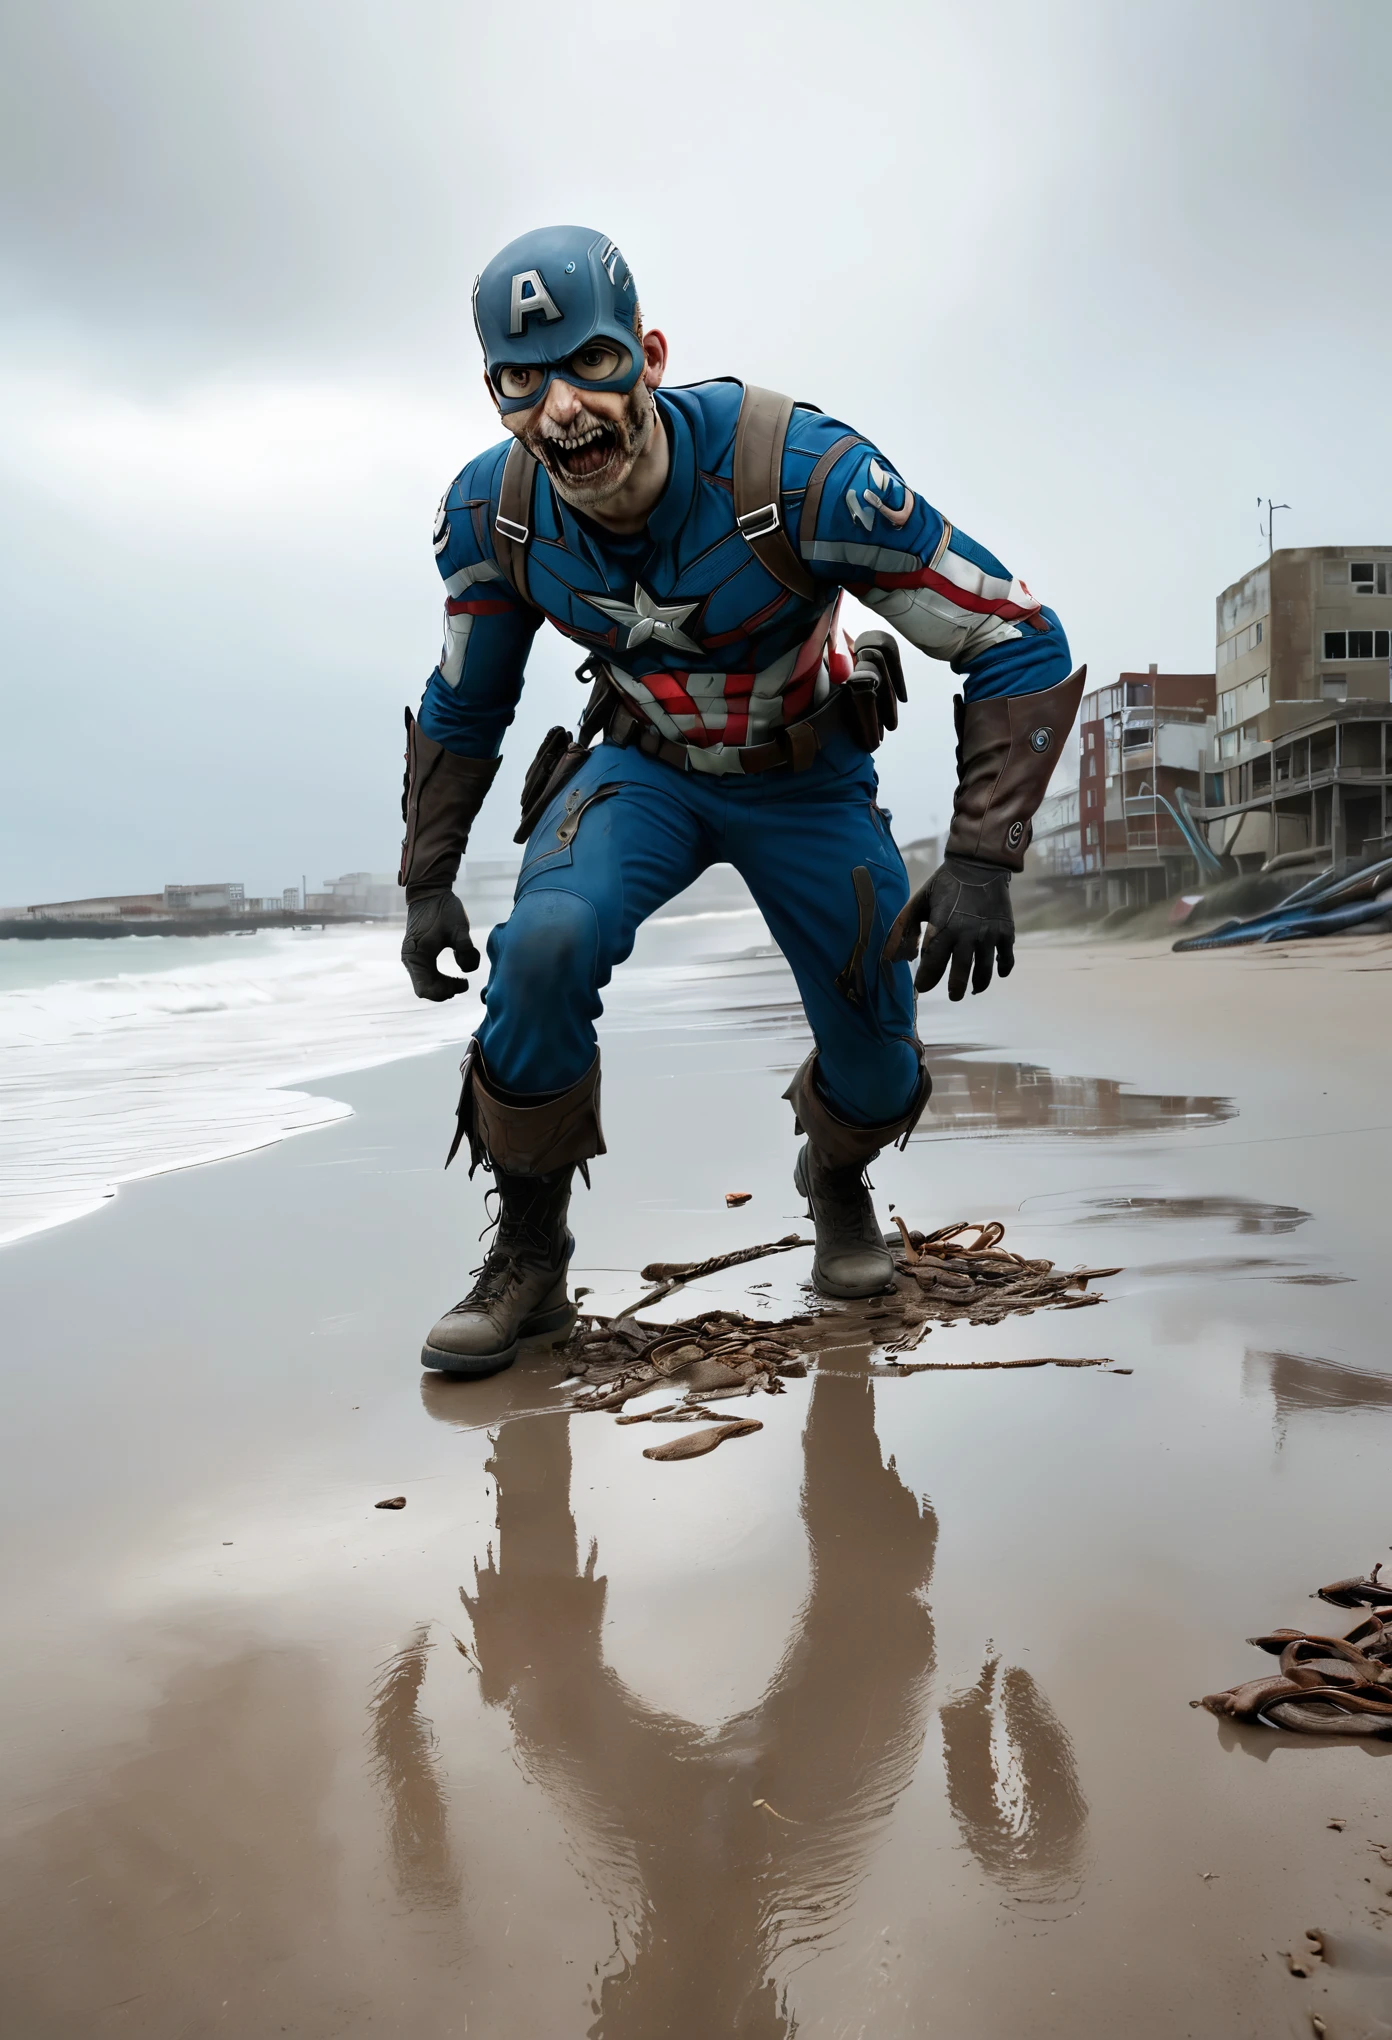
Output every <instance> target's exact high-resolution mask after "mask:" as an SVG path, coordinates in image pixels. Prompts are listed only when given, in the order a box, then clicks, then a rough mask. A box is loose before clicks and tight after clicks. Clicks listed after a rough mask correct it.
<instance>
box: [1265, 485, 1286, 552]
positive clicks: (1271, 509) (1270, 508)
mask: <svg viewBox="0 0 1392 2040" xmlns="http://www.w3.org/2000/svg"><path fill="white" fill-rule="evenodd" d="M1263 503H1265V505H1266V529H1265V531H1262V523H1261V508H1262V504H1263ZM1289 509H1290V504H1289V503H1273V502H1272V500H1271V498H1270V496H1258V498H1257V529H1258V531H1261V534H1262V537H1263V538H1264V539H1265V540H1266V557H1267V559H1268V560H1270V558H1271V555H1272V554H1273V553H1274V552H1275V550H1276V540H1275V537H1274V531H1275V525H1276V512H1277V511H1278V510H1289Z"/></svg>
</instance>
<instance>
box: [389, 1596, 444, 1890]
mask: <svg viewBox="0 0 1392 2040" xmlns="http://www.w3.org/2000/svg"><path fill="white" fill-rule="evenodd" d="M429 1655H430V1639H429V1631H428V1630H427V1629H424V1628H422V1629H419V1630H417V1632H416V1634H415V1636H414V1637H412V1639H411V1641H410V1642H409V1643H408V1644H407V1645H406V1647H405V1649H404V1650H401V1651H398V1652H397V1654H396V1656H395V1657H394V1658H392V1659H391V1660H390V1661H389V1662H388V1663H387V1664H386V1665H385V1666H384V1667H383V1669H382V1676H381V1678H380V1679H379V1680H378V1683H377V1690H376V1692H375V1693H374V1694H373V1696H372V1704H371V1709H370V1713H371V1720H372V1753H373V1757H374V1760H375V1764H374V1768H375V1770H376V1774H377V1778H378V1781H379V1783H380V1784H381V1786H382V1788H383V1790H384V1792H385V1793H386V1795H387V1803H388V1806H389V1807H390V1823H389V1825H390V1836H391V1852H392V1864H393V1867H394V1869H395V1872H396V1883H397V1889H398V1890H399V1892H400V1893H401V1896H402V1897H403V1898H404V1899H407V1900H409V1901H410V1902H411V1903H412V1904H414V1905H423V1906H431V1907H436V1908H440V1907H444V1906H453V1905H456V1904H457V1903H458V1901H459V1876H458V1872H457V1871H456V1869H455V1866H454V1862H453V1859H452V1857H451V1854H450V1843H449V1825H448V1815H447V1813H446V1810H445V1798H444V1792H443V1790H442V1788H441V1783H440V1776H439V1771H438V1768H437V1760H436V1751H437V1745H436V1739H435V1731H434V1729H433V1728H432V1726H431V1724H430V1722H429V1721H427V1720H426V1718H425V1716H424V1715H423V1714H422V1713H421V1712H420V1705H419V1702H420V1689H421V1683H422V1681H423V1680H424V1678H425V1668H426V1664H427V1662H428V1659H429Z"/></svg>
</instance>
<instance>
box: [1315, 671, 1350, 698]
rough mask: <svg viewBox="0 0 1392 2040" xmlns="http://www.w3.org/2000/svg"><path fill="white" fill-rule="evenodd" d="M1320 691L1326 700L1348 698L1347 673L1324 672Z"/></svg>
mask: <svg viewBox="0 0 1392 2040" xmlns="http://www.w3.org/2000/svg"><path fill="white" fill-rule="evenodd" d="M1320 692H1321V693H1322V694H1323V696H1324V698H1325V700H1326V701H1347V700H1348V674H1347V673H1326V674H1325V676H1324V678H1323V680H1322V681H1321V683H1320Z"/></svg>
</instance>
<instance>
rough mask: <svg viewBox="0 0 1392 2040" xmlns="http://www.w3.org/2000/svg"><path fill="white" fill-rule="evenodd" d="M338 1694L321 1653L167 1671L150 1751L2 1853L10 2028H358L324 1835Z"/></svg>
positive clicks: (357, 1998)
mask: <svg viewBox="0 0 1392 2040" xmlns="http://www.w3.org/2000/svg"><path fill="white" fill-rule="evenodd" d="M325 1699H326V1694H325V1671H324V1666H323V1663H322V1660H321V1658H320V1656H319V1654H318V1653H317V1652H315V1651H310V1650H300V1649H285V1648H282V1649H268V1648H264V1647H256V1648H250V1647H249V1648H246V1649H244V1650H242V1651H240V1652H238V1653H237V1654H235V1655H233V1656H231V1657H228V1658H225V1659H222V1660H219V1661H214V1662H197V1663H194V1664H190V1665H187V1666H185V1667H183V1668H182V1669H181V1670H179V1671H178V1672H176V1673H175V1674H174V1675H173V1676H172V1677H171V1679H170V1680H169V1682H168V1685H167V1688H166V1690H165V1694H164V1697H163V1699H162V1700H161V1701H160V1702H159V1703H158V1705H157V1706H155V1707H154V1709H153V1710H152V1711H151V1713H150V1716H149V1719H148V1722H147V1723H146V1726H145V1732H144V1735H143V1737H142V1741H143V1743H144V1747H143V1748H142V1749H141V1750H140V1751H139V1753H138V1754H136V1755H133V1756H130V1757H128V1758H126V1759H125V1760H124V1761H121V1760H120V1759H118V1760H117V1761H116V1762H115V1763H114V1764H113V1765H112V1768H111V1769H110V1771H109V1773H108V1774H106V1775H101V1774H100V1773H98V1774H97V1775H95V1776H94V1777H92V1778H91V1780H90V1782H88V1781H87V1780H85V1779H84V1780H83V1781H82V1783H81V1784H80V1785H79V1786H77V1787H76V1788H75V1789H74V1793H73V1797H74V1799H75V1801H76V1803H74V1804H72V1805H69V1806H67V1807H65V1808H64V1809H63V1810H62V1811H61V1812H59V1813H57V1814H56V1815H54V1816H53V1817H52V1818H51V1819H49V1820H47V1821H45V1822H44V1823H43V1825H42V1826H40V1827H38V1828H37V1829H33V1830H31V1831H30V1832H29V1833H28V1834H27V1835H26V1836H25V1837H24V1839H23V1845H22V1847H21V1848H16V1849H14V1850H13V1851H12V1852H9V1851H7V1856H6V1861H5V1865H4V1881H3V1885H2V1886H0V1913H3V1917H4V1921H5V1931H4V1942H5V1946H4V1951H3V1974H4V1978H5V2007H4V2020H3V2030H4V2032H5V2033H6V2034H7V2035H13V2036H14V2040H40V2036H44V2040H47V2036H50V2035H51V2036H54V2040H59V2036H61V2040H79V2036H81V2040H87V2036H89V2035H93V2034H98V2033H107V2032H138V2033H140V2034H142V2035H147V2036H151V2040H178V2036H181V2035H186V2034H187V2035H193V2034H202V2033H207V2032H210V2031H212V2030H213V2029H214V2028H216V2030H217V2031H219V2032H225V2033H227V2034H260V2033H265V2032H267V2031H272V2032H274V2031H276V2030H277V2029H278V2027H279V2023H280V2021H279V2017H277V2019H276V2020H274V2021H271V2022H270V2023H269V2024H268V2023H267V2007H268V2005H269V2004H271V2003H274V2004H276V2005H278V2006H294V2007H295V2012H296V2016H297V2019H298V2023H296V2025H295V2026H294V2028H293V2030H294V2031H295V2032H296V2033H298V2034H302V2035H305V2036H310V2035H313V2036H314V2040H319V2036H321V2035H322V2036H325V2040H327V2036H328V2035H329V2033H330V2032H333V2033H343V2032H351V2031H353V2030H361V2028H360V2027H359V2026H358V2023H357V2022H358V2020H359V2019H360V2018H366V2019H370V2016H371V2013H370V2008H369V2006H368V2004H367V2001H366V1999H365V1997H364V1996H363V1993H362V1992H361V1991H360V1990H359V1989H357V1988H356V1987H355V1979H353V1978H352V1977H350V1973H349V1969H350V1964H349V1960H348V1959H347V1958H346V1957H345V1952H344V1950H343V1949H342V1946H341V1941H340V1936H339V1933H338V1931H337V1929H338V1899H339V1895H338V1891H337V1884H336V1877H337V1868H338V1865H337V1851H336V1848H335V1846H334V1844H333V1843H332V1841H330V1840H329V1839H328V1837H327V1836H326V1835H325V1833H324V1832H323V1830H322V1826H321V1820H322V1809H323V1806H324V1801H325V1798H326V1796H327V1794H328V1791H329V1787H330V1783H331V1781H332V1777H333V1772H334V1765H335V1749H334V1738H333V1735H332V1733H331V1732H330V1728H329V1723H328V1718H327V1710H326V1706H325ZM326 1976H327V1977H332V1978H333V1979H334V1981H333V1984H332V1986H331V1990H330V1992H329V1996H328V2002H327V2003H326V2002H325V1995H326V1994H325V1983H324V1979H325V1977H326ZM218 2007H220V2008H221V2009H220V2010H219V2009H217V2008H218Z"/></svg>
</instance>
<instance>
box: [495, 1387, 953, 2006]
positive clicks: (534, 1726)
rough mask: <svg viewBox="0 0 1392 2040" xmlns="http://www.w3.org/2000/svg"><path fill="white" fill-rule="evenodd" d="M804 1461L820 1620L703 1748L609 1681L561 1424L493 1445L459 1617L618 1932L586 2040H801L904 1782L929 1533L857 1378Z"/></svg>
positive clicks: (811, 1418) (698, 1736) (813, 1432)
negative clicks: (819, 1954) (733, 2038)
mask: <svg viewBox="0 0 1392 2040" xmlns="http://www.w3.org/2000/svg"><path fill="white" fill-rule="evenodd" d="M841 1357H842V1359H843V1360H844V1359H845V1358H846V1356H845V1355H843V1356H841ZM867 1358H868V1354H867V1355H864V1356H862V1365H863V1362H864V1360H865V1359H867ZM804 1443H805V1455H806V1459H805V1465H806V1471H805V1480H804V1485H803V1490H802V1515H803V1520H804V1523H805V1525H806V1530H807V1536H808V1541H809V1545H810V1553H811V1561H812V1564H811V1574H812V1577H811V1586H810V1589H809V1592H808V1596H807V1599H806V1602H805V1603H804V1605H803V1608H802V1610H801V1613H800V1616H799V1618H798V1622H797V1625H796V1629H795V1632H794V1634H793V1637H792V1639H791V1640H790V1642H789V1644H788V1647H787V1649H786V1651H785V1652H784V1655H783V1658H782V1661H781V1663H780V1664H779V1667H778V1670H777V1671H776V1673H775V1674H774V1677H773V1679H772V1681H771V1683H770V1685H769V1687H768V1689H767V1691H766V1692H765V1693H764V1695H763V1698H762V1699H761V1700H760V1701H759V1702H758V1704H757V1705H756V1706H754V1707H752V1708H750V1709H748V1710H747V1711H746V1712H744V1713H742V1714H739V1715H736V1716H734V1717H733V1718H732V1719H730V1720H728V1721H726V1722H725V1723H724V1724H723V1725H722V1726H721V1727H719V1728H718V1729H716V1730H714V1731H708V1730H706V1729H703V1728H701V1727H698V1726H697V1725H696V1724H695V1723H693V1722H690V1721H687V1720H683V1719H681V1718H680V1717H678V1716H676V1715H674V1714H670V1713H666V1712H663V1711H662V1710H659V1709H657V1708H654V1707H651V1706H649V1705H648V1704H647V1703H646V1702H645V1701H644V1700H643V1699H642V1698H641V1697H640V1696H639V1695H637V1694H635V1693H634V1692H632V1691H631V1690H630V1689H629V1688H628V1687H627V1686H626V1685H625V1684H624V1683H623V1681H622V1680H621V1679H620V1678H618V1677H617V1675H616V1674H615V1673H614V1672H613V1671H612V1670H611V1669H610V1668H609V1667H608V1666H607V1665H606V1664H605V1663H604V1659H603V1653H602V1643H601V1630H602V1625H603V1618H604V1601H605V1590H606V1581H605V1579H604V1577H603V1575H597V1574H596V1571H595V1562H596V1555H595V1553H594V1551H593V1550H591V1551H590V1553H589V1555H588V1557H587V1559H586V1561H585V1563H584V1565H583V1566H582V1565H581V1563H580V1560H579V1553H578V1549H577V1542H576V1532H575V1523H574V1518H573V1516H572V1514H571V1509H570V1502H569V1481H570V1444H569V1435H568V1431H567V1429H566V1426H565V1424H564V1422H561V1421H558V1420H557V1419H556V1418H555V1417H527V1418H521V1419H519V1420H517V1421H516V1422H513V1423H508V1424H505V1425H504V1426H503V1428H502V1430H501V1431H500V1433H499V1436H498V1440H497V1446H496V1450H495V1452H494V1455H493V1458H492V1460H491V1461H490V1471H491V1472H492V1473H493V1475H494V1478H495V1480H496V1482H497V1491H498V1546H497V1552H496V1556H495V1554H494V1552H493V1551H492V1550H491V1549H490V1552H489V1555H488V1559H487V1562H486V1564H484V1565H483V1566H481V1567H478V1568H476V1574H475V1582H474V1590H473V1592H472V1593H468V1592H463V1593H462V1595H461V1597H462V1599H463V1600H464V1604H465V1606H466V1607H467V1609H468V1611H469V1614H470V1616H471V1618H472V1621H473V1625H474V1648H475V1653H476V1656H477V1660H478V1664H479V1667H480V1671H481V1676H482V1691H483V1696H484V1698H485V1700H486V1701H488V1703H489V1704H490V1705H492V1706H495V1707H503V1708H506V1710H507V1712H508V1714H509V1716H510V1719H511V1723H512V1730H513V1735H514V1737H515V1740H516V1744H517V1748H518V1751H519V1754H520V1756H521V1758H522V1761H523V1763H524V1765H525V1767H526V1768H527V1770H528V1771H529V1772H530V1773H531V1775H532V1776H533V1777H535V1778H536V1779H537V1780H538V1782H539V1783H541V1784H542V1785H543V1786H544V1787H545V1789H546V1790H547V1792H548V1793H549V1794H550V1795H551V1796H552V1797H553V1799H554V1800H555V1802H556V1804H557V1805H558V1807H559V1808H560V1810H561V1811H562V1814H563V1816H564V1818H565V1819H566V1822H567V1825H568V1826H569V1827H570V1830H571V1832H572V1834H573V1835H574V1836H575V1837H576V1838H577V1839H579V1840H580V1841H581V1843H582V1845H583V1848H584V1852H585V1858H586V1864H587V1874H588V1875H589V1877H590V1880H591V1882H592V1883H593V1885H594V1886H595V1887H596V1888H597V1889H598V1891H599V1892H600V1894H601V1895H602V1897H603V1898H604V1900H605V1902H606V1903H607V1904H608V1905H609V1906H610V1907H611V1908H612V1909H613V1911H614V1914H615V1919H616V1927H617V1931H618V1935H619V1944H620V1946H621V1947H623V1948H624V1950H625V1955H624V1959H623V1961H622V1966H621V1967H620V1968H618V1969H617V1970H615V1971H613V1972H612V1973H611V1974H609V1975H608V1976H606V1977H605V1978H604V1979H603V1982H602V1984H601V1985H600V1989H599V1995H598V1997H597V1998H596V1999H595V2001H594V2006H593V2009H594V2012H595V2014H596V2023H595V2025H594V2027H593V2028H592V2033H593V2035H594V2036H595V2040H600V2036H602V2040H651V2036H652V2035H654V2034H658V2033H663V2034H671V2035H690V2036H692V2040H696V2036H698V2035H699V2036H701V2040H708V2036H709V2035H711V2034H715V2033H720V2034H737V2035H740V2036H748V2040H764V2036H767V2040H781V2036H785V2035H790V2034H791V2033H792V2032H793V2031H794V2030H795V2028H794V2023H793V2021H792V2016H791V2014H790V2012H789V2010H788V2006H787V2001H786V1986H780V1984H779V1983H778V1982H776V1981H775V1971H776V1970H777V1969H778V1967H779V1966H780V1961H781V1958H784V1957H786V1955H787V1953H788V1951H790V1950H791V1949H792V1948H793V1947H794V1946H797V1947H800V1948H802V1949H804V1950H805V1949H806V1948H808V1947H809V1945H812V1944H816V1943H818V1942H820V1941H821V1940H822V1939H823V1938H824V1937H825V1936H826V1934H827V1933H828V1932H829V1930H830V1929H831V1927H832V1926H833V1924H834V1923H835V1922H836V1921H837V1920H838V1918H839V1917H840V1916H841V1915H842V1913H843V1911H844V1909H845V1907H846V1905H847V1904H848V1902H849V1901H850V1899H851V1897H852V1896H853V1894H854V1892H855V1890H856V1887H857V1885H858V1883H859V1881H860V1879H861V1877H862V1876H863V1874H864V1870H865V1865H866V1859H867V1856H868V1854H869V1852H870V1850H871V1848H872V1846H873V1845H874V1843H875V1841H876V1839H877V1838H878V1836H879V1834H880V1833H881V1832H882V1830H883V1827H884V1823H885V1821H886V1820H887V1817H888V1815H889V1814H890V1812H891V1810H892V1809H893V1807H894V1804H895V1802H896V1800H897V1799H898V1797H899V1795H900V1793H901V1792H902V1791H903V1789H904V1787H905V1785H906V1784H907V1783H908V1781H909V1779H910V1777H911V1776H912V1774H913V1770H914V1767H915V1764H916V1762H917V1758H918V1752H919V1749H920V1747H921V1744H922V1740H923V1724H924V1712H925V1707H926V1703H927V1690H928V1680H929V1677H930V1675H931V1671H932V1666H933V1624H932V1617H931V1615H930V1614H929V1611H928V1609H927V1607H926V1605H925V1602H924V1599H923V1595H924V1591H925V1589H926V1587H927V1585H928V1581H929V1579H930V1577H931V1573H932V1566H933V1554H934V1549H935V1546H936V1541H937V1522H936V1519H935V1517H934V1515H933V1512H932V1510H931V1508H930V1507H929V1506H928V1505H927V1504H926V1503H924V1504H920V1503H919V1502H918V1501H917V1500H916V1499H915V1497H914V1496H913V1495H912V1494H910V1492H909V1491H908V1489H907V1488H906V1487H905V1486H904V1484H903V1482H902V1481H901V1480H900V1478H899V1476H898V1474H897V1473H896V1472H895V1470H894V1468H893V1466H892V1465H890V1466H886V1465H885V1464H884V1462H883V1460H882V1458H881V1455H880V1449H879V1444H878V1440H877V1438H876V1435H875V1426H874V1400H873V1389H872V1387H871V1384H870V1382H869V1380H868V1379H867V1378H866V1377H865V1375H864V1373H863V1371H853V1370H850V1369H848V1368H845V1367H844V1366H843V1368H841V1369H840V1370H839V1371H838V1373H837V1374H836V1375H835V1376H831V1375H824V1376H821V1377H819V1378H818V1379H817V1380H816V1382H815V1384H814V1387H813V1391H812V1397H811V1406H810V1410H809V1414H808V1420H807V1428H806V1433H805V1439H804Z"/></svg>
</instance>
